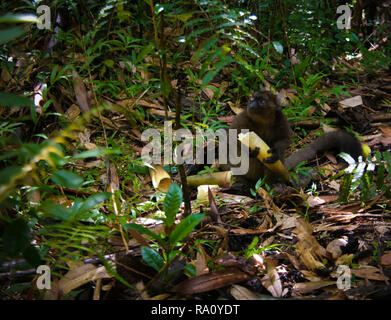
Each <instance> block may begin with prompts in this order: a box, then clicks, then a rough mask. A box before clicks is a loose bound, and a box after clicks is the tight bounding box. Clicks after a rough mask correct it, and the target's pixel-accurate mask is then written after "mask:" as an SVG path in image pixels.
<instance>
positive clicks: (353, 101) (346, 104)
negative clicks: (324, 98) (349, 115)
mask: <svg viewBox="0 0 391 320" xmlns="http://www.w3.org/2000/svg"><path fill="white" fill-rule="evenodd" d="M362 104H363V102H362V98H361V96H355V97H352V98H348V99H345V100H342V101H340V102H339V105H340V106H341V107H342V108H353V107H357V106H360V105H362Z"/></svg>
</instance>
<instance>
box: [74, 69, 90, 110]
mask: <svg viewBox="0 0 391 320" xmlns="http://www.w3.org/2000/svg"><path fill="white" fill-rule="evenodd" d="M73 81H74V90H75V94H76V100H77V103H78V104H79V107H80V109H81V110H83V112H86V111H88V110H89V109H90V106H89V102H88V94H87V90H86V86H85V85H84V82H83V80H82V79H81V78H80V76H79V75H78V73H77V72H76V71H75V70H73Z"/></svg>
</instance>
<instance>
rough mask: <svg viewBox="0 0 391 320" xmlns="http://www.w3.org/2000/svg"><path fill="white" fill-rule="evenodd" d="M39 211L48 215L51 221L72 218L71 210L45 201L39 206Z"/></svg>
mask: <svg viewBox="0 0 391 320" xmlns="http://www.w3.org/2000/svg"><path fill="white" fill-rule="evenodd" d="M41 210H42V211H44V212H47V213H49V214H50V215H51V217H52V218H53V219H57V220H64V221H67V220H70V219H71V218H72V217H73V215H72V212H71V210H69V209H67V208H64V207H63V206H62V205H60V204H58V203H54V202H53V201H50V200H49V201H45V203H44V204H43V205H42V206H41Z"/></svg>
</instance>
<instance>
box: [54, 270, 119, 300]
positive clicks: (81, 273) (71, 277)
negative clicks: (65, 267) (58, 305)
mask: <svg viewBox="0 0 391 320" xmlns="http://www.w3.org/2000/svg"><path fill="white" fill-rule="evenodd" d="M112 277H113V276H111V275H109V274H108V273H107V272H106V269H105V267H95V266H94V265H93V264H85V265H82V266H80V267H76V268H75V269H73V268H71V270H70V271H68V273H67V274H65V276H64V277H63V278H61V279H60V281H59V282H58V285H59V290H60V292H62V294H63V295H66V294H68V293H69V292H71V291H72V290H73V289H76V288H79V287H80V286H82V285H83V284H86V283H87V282H90V281H92V280H97V279H102V278H112Z"/></svg>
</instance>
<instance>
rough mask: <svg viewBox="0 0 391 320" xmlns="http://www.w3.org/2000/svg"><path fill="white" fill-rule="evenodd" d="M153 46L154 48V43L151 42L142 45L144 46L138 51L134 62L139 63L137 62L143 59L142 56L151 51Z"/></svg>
mask: <svg viewBox="0 0 391 320" xmlns="http://www.w3.org/2000/svg"><path fill="white" fill-rule="evenodd" d="M154 48H155V45H154V44H152V43H151V44H149V45H147V46H144V47H143V48H142V49H141V51H140V53H139V54H138V56H137V59H136V61H135V63H139V62H141V61H142V60H144V58H145V57H146V56H147V55H149V54H150V52H151V51H152V50H153V49H154Z"/></svg>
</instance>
